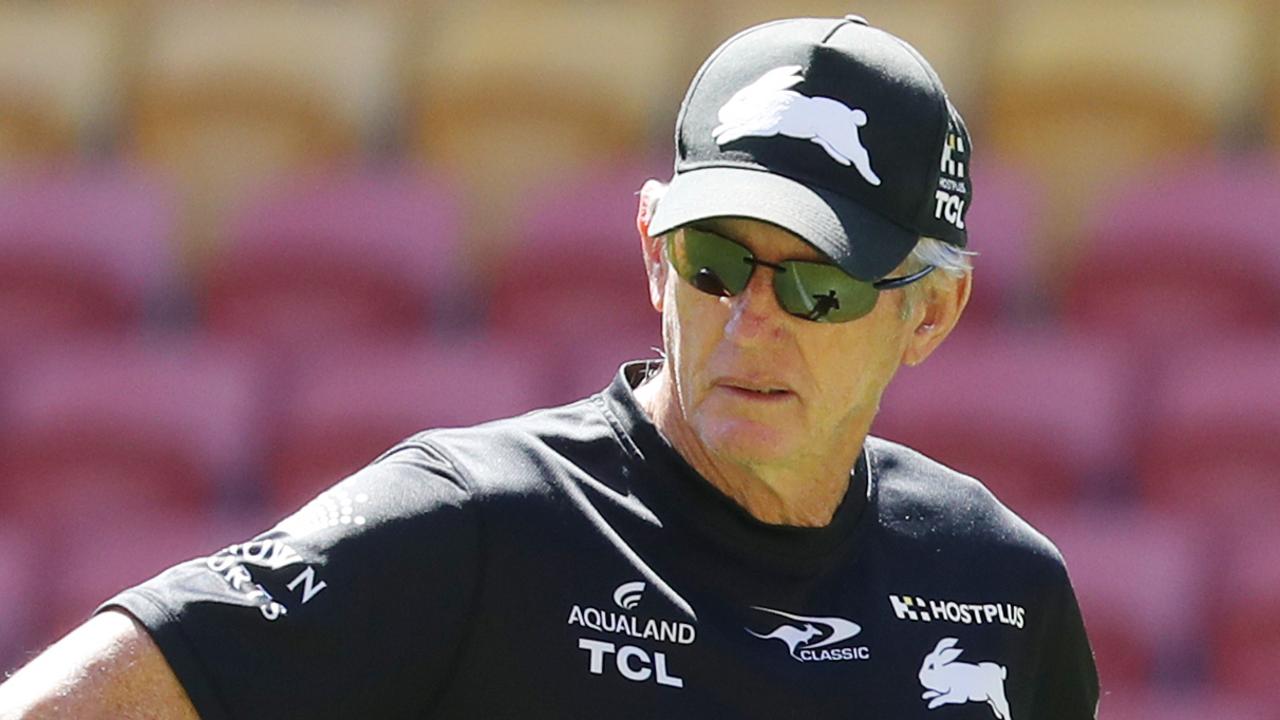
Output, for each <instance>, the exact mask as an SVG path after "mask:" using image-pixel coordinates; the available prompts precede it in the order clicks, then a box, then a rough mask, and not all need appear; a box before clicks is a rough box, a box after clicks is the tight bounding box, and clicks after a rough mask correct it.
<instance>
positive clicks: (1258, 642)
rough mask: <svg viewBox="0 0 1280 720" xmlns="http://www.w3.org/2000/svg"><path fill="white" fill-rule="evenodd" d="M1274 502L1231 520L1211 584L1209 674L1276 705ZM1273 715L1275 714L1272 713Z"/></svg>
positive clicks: (1279, 600) (1278, 528)
mask: <svg viewBox="0 0 1280 720" xmlns="http://www.w3.org/2000/svg"><path fill="white" fill-rule="evenodd" d="M1276 508H1277V506H1276V504H1275V503H1271V504H1262V503H1259V505H1258V506H1257V510H1256V511H1255V512H1253V513H1252V514H1250V515H1248V516H1245V515H1237V516H1235V517H1233V518H1231V524H1230V525H1229V526H1228V527H1227V528H1226V529H1227V530H1229V533H1230V537H1229V540H1228V541H1227V542H1226V543H1225V544H1224V545H1223V546H1222V547H1221V548H1220V552H1219V555H1218V558H1219V561H1218V563H1217V564H1216V570H1217V571H1218V572H1217V573H1216V574H1215V575H1214V577H1213V581H1214V582H1213V584H1212V585H1211V588H1212V592H1211V595H1210V598H1211V600H1212V610H1211V612H1210V613H1209V615H1208V617H1209V620H1210V622H1211V623H1212V629H1213V632H1212V634H1211V638H1212V640H1211V643H1210V646H1209V647H1208V648H1207V650H1208V652H1209V656H1210V658H1211V660H1210V667H1211V670H1212V677H1213V679H1214V680H1216V681H1217V683H1218V684H1219V685H1220V686H1221V687H1224V688H1227V689H1230V690H1233V691H1236V692H1241V693H1247V694H1250V695H1252V696H1254V697H1256V698H1258V699H1259V700H1262V701H1265V702H1266V703H1267V705H1268V706H1269V707H1271V708H1272V711H1271V712H1272V713H1275V712H1276V711H1275V709H1274V708H1276V707H1277V706H1280V684H1277V683H1276V679H1275V667H1276V664H1277V663H1280V613H1278V612H1277V608H1280V563H1278V562H1276V548H1277V547H1278V546H1277V543H1280V525H1277V524H1276ZM1272 717H1274V714H1273V715H1272Z"/></svg>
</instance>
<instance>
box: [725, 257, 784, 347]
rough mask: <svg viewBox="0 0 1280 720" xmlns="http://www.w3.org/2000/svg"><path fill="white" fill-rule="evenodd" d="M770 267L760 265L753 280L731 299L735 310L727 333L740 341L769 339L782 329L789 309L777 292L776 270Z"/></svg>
mask: <svg viewBox="0 0 1280 720" xmlns="http://www.w3.org/2000/svg"><path fill="white" fill-rule="evenodd" d="M775 272H777V271H776V270H773V269H772V268H768V267H757V268H756V270H755V272H753V273H751V281H750V282H748V283H747V287H746V288H745V289H744V290H743V291H742V292H740V293H738V294H737V295H735V296H733V297H731V298H729V302H730V307H731V312H730V314H729V322H728V323H726V324H725V327H724V333H725V336H726V337H728V338H731V339H733V340H735V341H736V342H738V343H744V344H745V343H753V342H760V341H762V340H767V339H768V338H770V337H771V336H774V335H778V334H780V333H781V332H782V324H783V322H785V318H784V316H785V315H786V312H785V311H784V310H783V309H782V308H781V307H780V306H779V305H778V299H777V297H776V296H775V295H774V293H773V273H775Z"/></svg>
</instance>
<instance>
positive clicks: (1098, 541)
mask: <svg viewBox="0 0 1280 720" xmlns="http://www.w3.org/2000/svg"><path fill="white" fill-rule="evenodd" d="M1039 525H1040V528H1041V529H1042V530H1043V531H1044V532H1045V534H1046V535H1048V536H1049V538H1050V539H1052V540H1053V541H1054V542H1055V543H1056V544H1057V545H1058V548H1059V549H1060V550H1061V551H1062V553H1063V556H1064V557H1066V558H1067V568H1068V571H1069V572H1070V574H1071V581H1072V584H1073V585H1074V586H1075V588H1076V595H1077V597H1078V598H1079V601H1080V609H1081V612H1082V613H1083V614H1084V621H1085V627H1086V628H1087V630H1088V632H1089V640H1090V642H1091V643H1092V645H1093V649H1094V656H1095V658H1096V660H1097V663H1098V674H1099V677H1100V679H1101V683H1102V686H1103V688H1104V690H1105V689H1107V688H1115V687H1121V688H1137V687H1140V686H1142V685H1144V684H1146V685H1150V686H1153V687H1161V686H1163V685H1168V686H1169V687H1176V686H1177V682H1178V681H1183V680H1184V679H1185V678H1187V677H1189V676H1190V677H1194V675H1195V673H1196V672H1197V669H1198V668H1197V661H1198V660H1199V658H1200V657H1201V655H1200V648H1201V645H1200V638H1201V637H1202V633H1203V631H1204V629H1205V628H1204V624H1203V622H1202V620H1201V617H1202V613H1204V612H1205V611H1206V610H1207V609H1208V605H1206V604H1205V603H1206V598H1205V594H1204V593H1203V592H1202V591H1201V588H1202V587H1203V586H1204V582H1205V581H1206V580H1207V579H1208V575H1207V572H1208V565H1209V563H1210V562H1211V561H1212V557H1213V555H1212V550H1211V548H1212V546H1211V545H1209V544H1208V542H1206V540H1208V538H1206V536H1205V535H1204V534H1203V533H1200V532H1197V531H1196V530H1194V529H1193V528H1192V527H1190V526H1188V525H1187V524H1186V523H1185V519H1184V518H1180V517H1177V516H1173V515H1168V514H1161V513H1154V512H1151V511H1149V510H1145V509H1142V508H1132V509H1117V508H1116V507H1114V506H1113V507H1112V508H1111V509H1110V510H1102V509H1100V508H1093V507H1091V508H1088V510H1087V511H1084V510H1083V509H1075V510H1069V511H1067V512H1064V513H1062V514H1060V515H1047V516H1045V517H1044V518H1043V520H1042V521H1041V522H1040V523H1039ZM1102 717H1106V715H1105V714H1104V715H1103V716H1102ZM1150 717H1160V716H1156V715H1152V716H1150Z"/></svg>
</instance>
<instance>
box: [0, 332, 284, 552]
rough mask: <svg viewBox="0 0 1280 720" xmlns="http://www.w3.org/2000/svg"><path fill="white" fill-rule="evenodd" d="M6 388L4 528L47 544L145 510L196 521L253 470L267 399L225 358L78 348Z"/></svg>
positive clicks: (250, 371) (182, 347) (11, 376)
mask: <svg viewBox="0 0 1280 720" xmlns="http://www.w3.org/2000/svg"><path fill="white" fill-rule="evenodd" d="M6 376H7V381H6V382H5V384H4V386H3V389H2V394H0V418H4V419H5V424H4V433H3V435H2V436H0V516H3V517H14V516H22V517H27V518H30V519H32V520H33V521H40V522H43V523H45V527H44V528H43V530H44V531H46V532H50V533H54V532H60V531H63V530H65V529H66V528H67V527H69V526H72V525H75V524H77V523H80V522H84V521H85V518H87V517H89V516H95V515H100V514H104V513H105V514H113V513H114V514H116V517H118V518H119V517H126V516H127V513H129V512H131V511H132V509H133V508H137V507H147V508H152V507H155V506H157V505H162V506H168V507H172V508H175V509H176V510H186V511H193V512H194V511H199V510H200V509H202V508H205V507H209V506H210V505H211V504H212V503H214V502H216V501H218V500H220V499H223V498H222V495H223V494H224V493H228V494H229V493H230V491H231V490H232V489H233V488H234V486H235V484H236V483H242V482H244V481H245V479H246V473H247V471H248V469H249V468H250V467H251V466H252V464H253V462H255V460H256V455H255V443H256V441H257V440H258V438H259V437H260V433H259V428H258V427H257V425H256V420H257V417H256V413H257V411H258V407H257V403H258V401H259V400H258V398H259V393H260V391H261V388H260V387H258V385H257V379H258V378H257V377H256V371H255V369H254V368H253V367H252V366H251V365H249V364H248V363H247V362H245V360H244V359H243V358H242V357H239V356H237V355H235V354H234V353H231V352H228V351H227V350H225V349H220V348H215V347H212V346H209V345H205V344H202V343H196V342H187V341H180V342H145V343H144V342H112V341H86V342H70V341H69V342H68V343H66V344H64V345H61V346H58V347H56V348H49V349H47V350H45V351H42V352H33V353H30V354H28V355H26V356H25V357H23V358H21V359H19V360H17V361H15V362H13V363H12V364H11V367H10V371H9V372H8V373H6ZM0 522H3V521H0Z"/></svg>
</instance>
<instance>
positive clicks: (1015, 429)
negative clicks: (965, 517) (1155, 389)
mask: <svg viewBox="0 0 1280 720" xmlns="http://www.w3.org/2000/svg"><path fill="white" fill-rule="evenodd" d="M1130 371H1131V370H1130V368H1129V367H1128V365H1127V363H1126V362H1125V360H1124V358H1123V357H1122V356H1121V355H1120V354H1119V353H1118V352H1116V351H1115V349H1114V348H1113V347H1110V346H1107V345H1104V344H1100V343H1098V342H1097V341H1096V340H1095V339H1093V338H1089V337H1085V336H1079V335H1069V334H1068V335H1060V334H1056V333H1054V332H1051V331H1047V330H1004V331H1000V332H986V333H984V332H974V330H973V329H968V330H966V329H965V328H964V327H963V323H962V326H961V328H960V329H959V330H957V332H956V333H955V335H953V336H952V337H951V338H950V339H948V340H947V341H946V342H945V343H944V344H943V345H942V346H941V348H940V349H939V350H938V351H937V353H935V355H934V356H933V357H931V358H929V359H928V360H926V361H925V362H924V363H923V364H922V365H920V366H919V367H916V368H910V367H904V368H902V370H900V371H899V373H898V375H897V377H896V378H894V380H893V381H892V382H891V383H890V384H889V388H888V390H887V391H886V392H885V395H884V398H883V401H882V404H881V411H880V415H879V416H878V417H877V419H876V421H875V424H874V425H873V426H872V433H874V434H876V435H881V436H883V437H886V438H889V439H891V440H897V441H901V442H904V443H906V444H907V445H909V446H911V447H913V448H916V449H918V450H920V451H921V452H924V453H925V454H927V455H930V456H932V457H934V458H937V459H938V460H940V461H941V462H943V463H946V464H947V465H950V466H951V467H954V468H956V469H958V470H960V471H961V472H965V473H969V474H971V475H974V476H976V477H978V478H979V479H980V480H982V481H983V482H984V483H986V485H987V486H988V487H989V488H991V489H992V491H993V492H995V494H996V496H997V497H999V498H1001V499H1002V500H1003V501H1004V502H1005V503H1006V504H1008V505H1009V506H1010V507H1012V508H1013V509H1014V510H1015V511H1018V512H1020V513H1023V514H1024V515H1025V516H1027V517H1029V518H1031V519H1034V516H1035V515H1036V513H1037V512H1038V511H1039V510H1041V509H1043V508H1052V507H1054V506H1057V505H1061V504H1063V503H1069V502H1072V501H1075V500H1077V499H1079V498H1081V497H1082V496H1088V495H1091V494H1093V493H1095V492H1097V491H1100V490H1104V489H1106V488H1105V486H1104V484H1105V483H1107V482H1110V481H1111V480H1113V479H1114V478H1115V477H1117V476H1119V475H1120V474H1121V473H1122V472H1123V471H1124V470H1125V469H1126V467H1127V462H1128V457H1127V452H1126V446H1125V434H1126V433H1127V432H1128V431H1129V428H1130V423H1131V420H1132V418H1131V417H1130V415H1129V397H1128V395H1127V392H1128V384H1129V381H1130V380H1131V378H1130V377H1129V373H1130Z"/></svg>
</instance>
